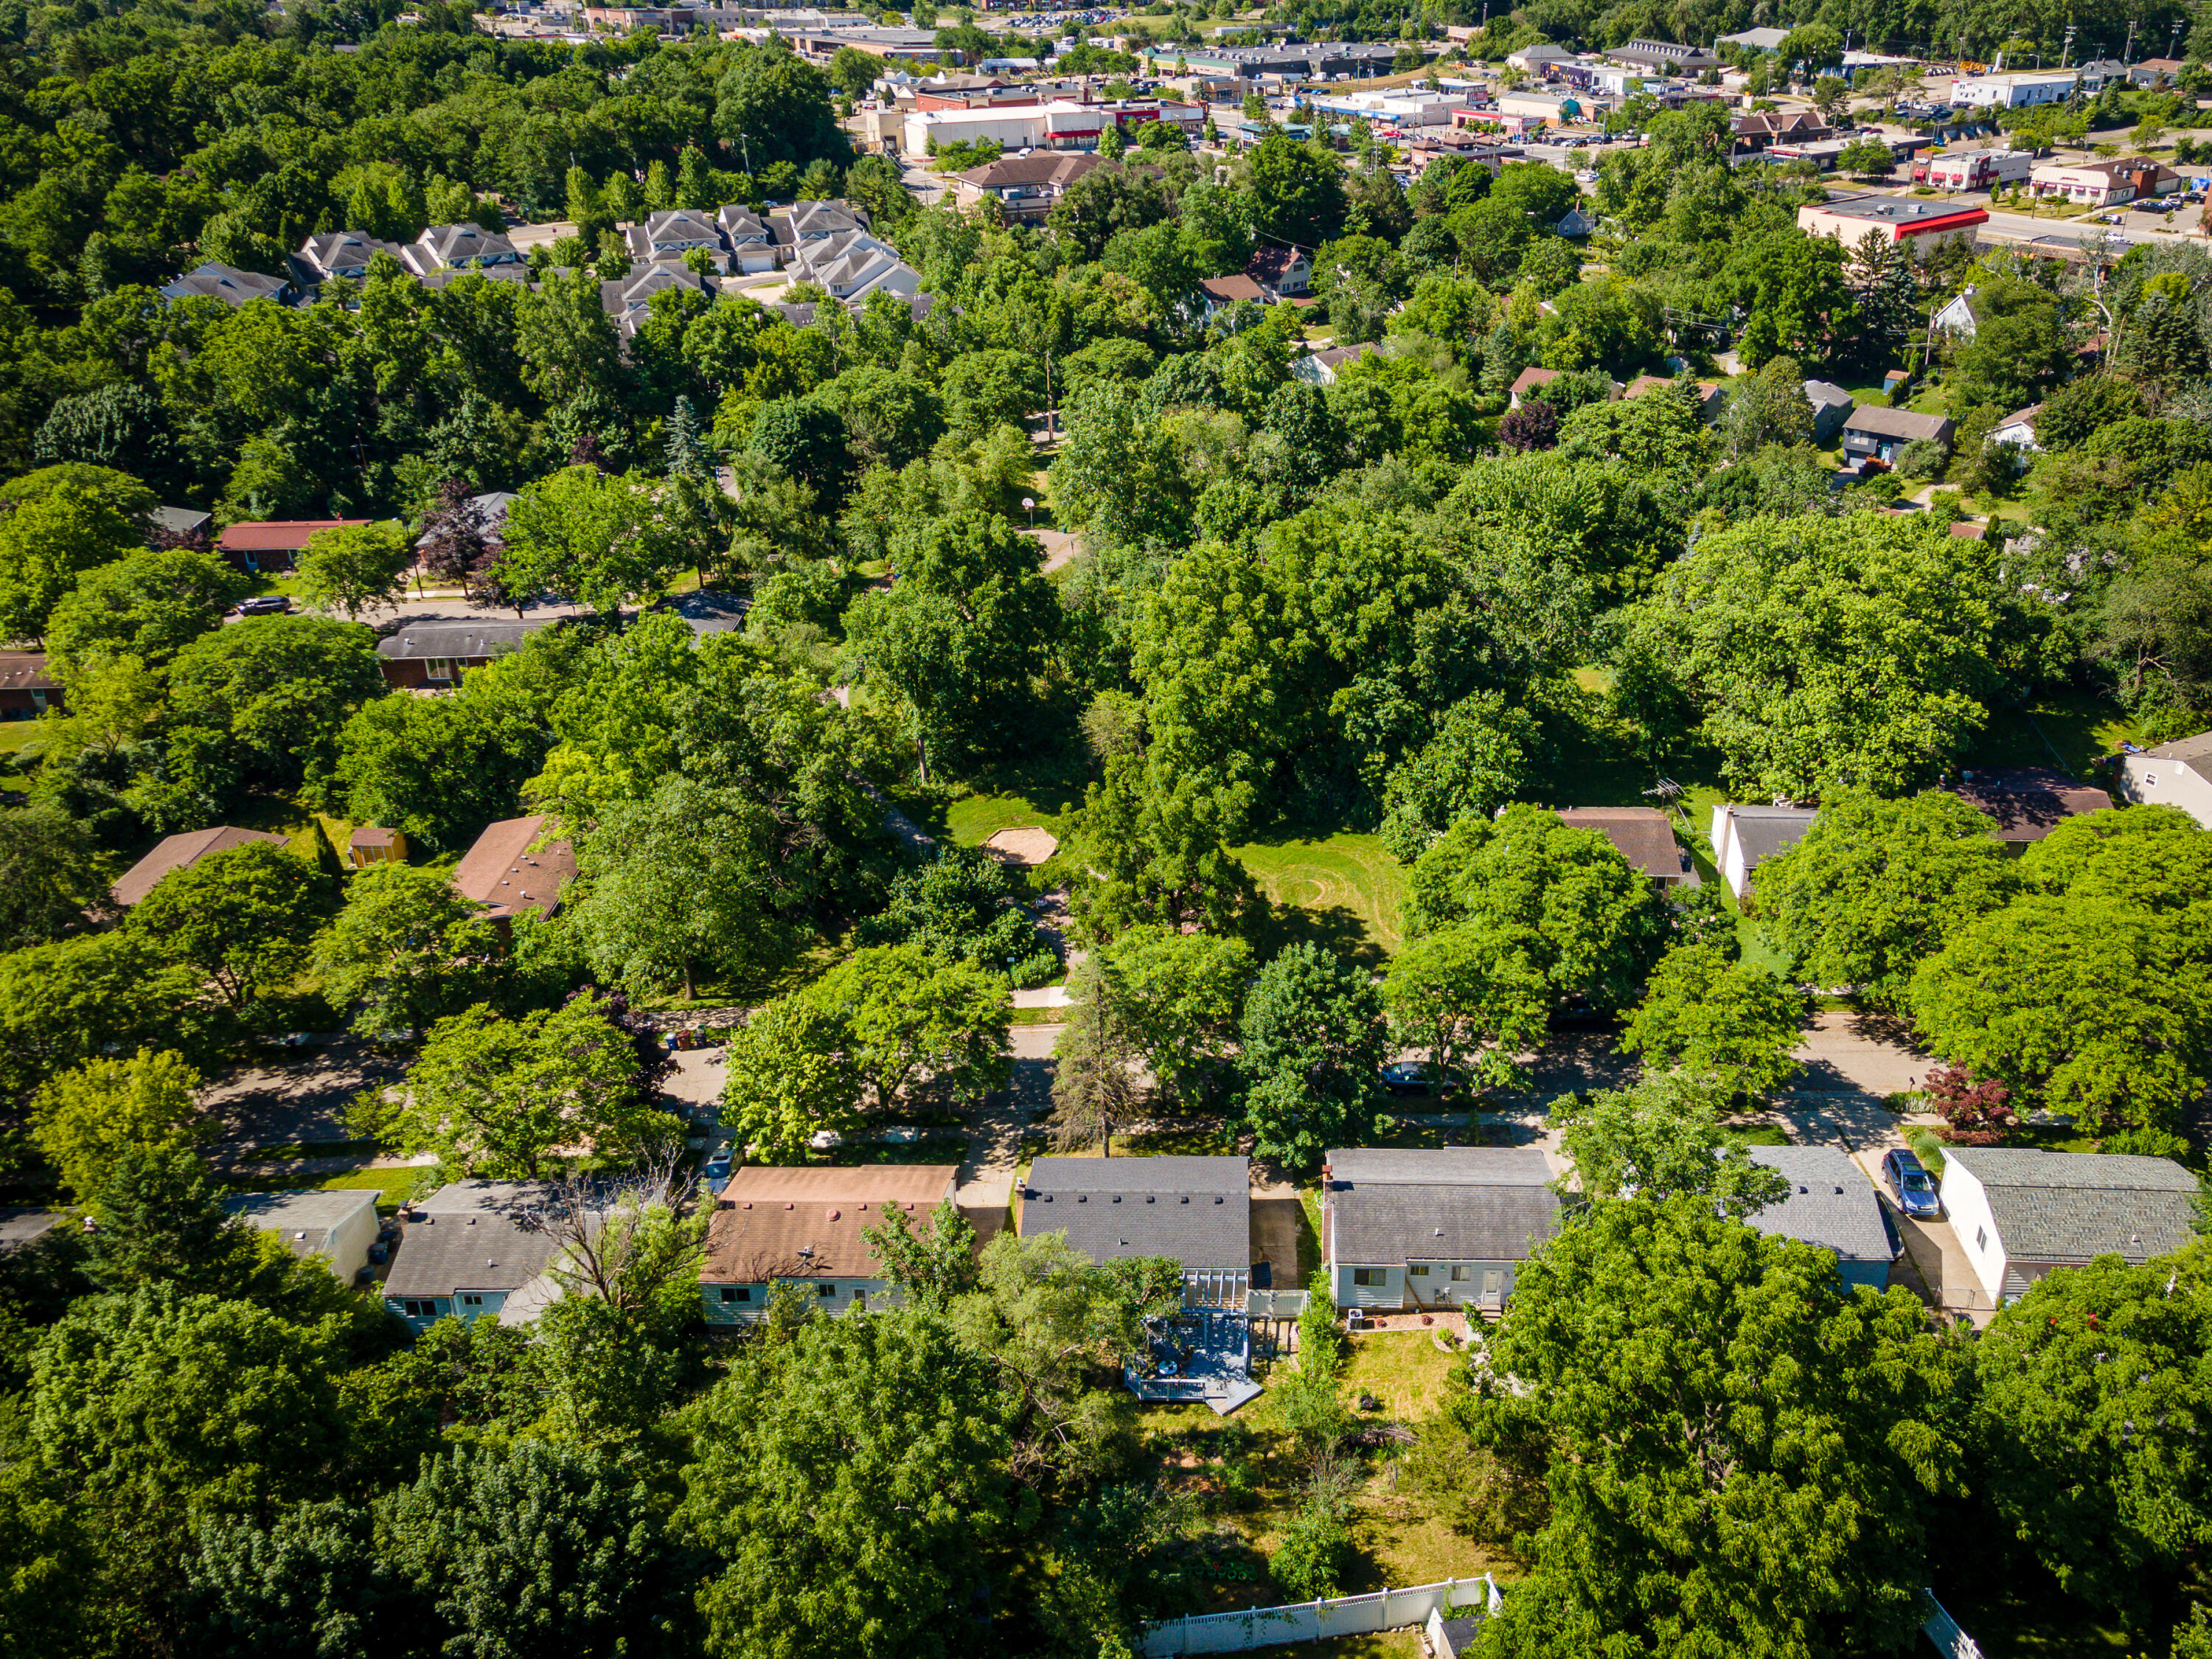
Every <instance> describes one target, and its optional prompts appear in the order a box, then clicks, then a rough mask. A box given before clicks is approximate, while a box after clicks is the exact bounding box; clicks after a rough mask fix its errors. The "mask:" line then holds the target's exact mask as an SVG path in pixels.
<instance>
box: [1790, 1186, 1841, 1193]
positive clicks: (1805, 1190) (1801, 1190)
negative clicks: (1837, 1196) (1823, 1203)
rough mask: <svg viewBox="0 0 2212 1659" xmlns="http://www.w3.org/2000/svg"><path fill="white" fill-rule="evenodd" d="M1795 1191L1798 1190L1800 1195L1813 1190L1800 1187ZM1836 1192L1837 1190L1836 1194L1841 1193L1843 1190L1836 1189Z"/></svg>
mask: <svg viewBox="0 0 2212 1659" xmlns="http://www.w3.org/2000/svg"><path fill="white" fill-rule="evenodd" d="M1797 1190H1798V1191H1799V1192H1801V1193H1809V1192H1811V1191H1812V1190H1813V1189H1812V1188H1810V1187H1800V1188H1798V1189H1797ZM1836 1190H1837V1191H1838V1192H1841V1191H1842V1190H1843V1188H1840V1187H1838V1188H1837V1189H1836Z"/></svg>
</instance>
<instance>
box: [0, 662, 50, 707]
mask: <svg viewBox="0 0 2212 1659" xmlns="http://www.w3.org/2000/svg"><path fill="white" fill-rule="evenodd" d="M61 707H62V683H61V682H60V681H59V680H58V679H56V678H54V677H53V671H52V670H51V669H49V668H48V667H47V666H46V653H45V652H43V651H0V720H36V719H38V717H39V716H40V715H41V714H45V713H46V710H48V709H49V708H55V709H58V708H61Z"/></svg>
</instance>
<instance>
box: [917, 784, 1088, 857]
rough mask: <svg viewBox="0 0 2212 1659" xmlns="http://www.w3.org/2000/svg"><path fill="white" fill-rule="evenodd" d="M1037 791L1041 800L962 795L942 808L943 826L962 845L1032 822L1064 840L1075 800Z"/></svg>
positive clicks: (976, 844) (976, 843) (1019, 796)
mask: <svg viewBox="0 0 2212 1659" xmlns="http://www.w3.org/2000/svg"><path fill="white" fill-rule="evenodd" d="M1037 793H1038V794H1039V795H1041V796H1042V797H1043V799H1041V800H1040V799H1031V798H1030V796H1028V795H1026V794H1017V793H1005V794H985V795H963V797H961V799H958V800H956V801H954V802H953V803H952V805H951V806H949V807H947V808H946V809H945V828H946V829H948V830H949V831H950V832H951V836H952V839H953V840H955V841H957V842H959V843H960V844H961V845H962V846H963V847H980V846H981V845H982V844H983V843H984V842H987V841H988V840H989V839H990V838H991V837H992V836H995V835H997V834H998V833H999V831H1000V830H1001V829H1026V828H1029V827H1030V826H1032V825H1034V826H1036V828H1039V829H1046V830H1048V831H1050V832H1051V834H1052V835H1053V836H1054V837H1055V838H1057V839H1060V840H1065V839H1066V836H1067V829H1068V825H1067V818H1068V817H1069V815H1070V813H1071V812H1072V811H1073V808H1074V807H1075V806H1076V805H1078V802H1077V801H1076V800H1074V799H1067V798H1066V797H1064V796H1060V795H1056V794H1050V793H1046V792H1044V791H1042V790H1040V791H1038V792H1037Z"/></svg>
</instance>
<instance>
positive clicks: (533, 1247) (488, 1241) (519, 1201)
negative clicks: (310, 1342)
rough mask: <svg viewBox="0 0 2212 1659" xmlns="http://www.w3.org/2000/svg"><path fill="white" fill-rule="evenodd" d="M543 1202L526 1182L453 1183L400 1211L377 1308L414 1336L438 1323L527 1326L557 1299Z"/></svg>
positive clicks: (544, 1196) (542, 1191)
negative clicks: (394, 1247) (380, 1304)
mask: <svg viewBox="0 0 2212 1659" xmlns="http://www.w3.org/2000/svg"><path fill="white" fill-rule="evenodd" d="M548 1198H549V1194H548V1193H547V1190H546V1188H544V1186H542V1185H540V1184H538V1183H536V1182H524V1181H457V1182H453V1183H452V1184H451V1185H450V1186H445V1187H441V1188H439V1189H438V1190H437V1191H436V1192H435V1193H433V1194H430V1196H429V1197H428V1198H425V1199H422V1200H417V1201H416V1203H414V1204H412V1205H410V1206H407V1207H406V1208H404V1209H403V1210H401V1211H400V1212H399V1223H400V1232H399V1244H398V1249H397V1250H396V1251H395V1252H394V1254H393V1255H392V1270H391V1272H390V1273H387V1274H386V1276H385V1280H384V1305H385V1306H386V1308H387V1309H389V1310H391V1312H392V1315H393V1316H395V1317H397V1318H398V1319H400V1320H402V1321H404V1322H405V1323H406V1325H407V1328H409V1329H410V1330H411V1331H414V1332H416V1333H417V1334H420V1333H422V1332H423V1331H427V1330H428V1329H429V1328H430V1327H431V1326H433V1325H435V1324H436V1323H437V1322H438V1321H440V1320H441V1319H446V1318H453V1319H459V1320H460V1321H462V1322H464V1323H467V1324H474V1323H475V1322H477V1320H479V1319H495V1320H497V1321H499V1322H500V1323H501V1324H503V1325H525V1324H528V1323H530V1322H532V1320H534V1319H536V1318H537V1316H538V1314H540V1313H541V1312H543V1311H544V1309H545V1307H546V1306H547V1305H548V1304H550V1303H551V1302H553V1301H555V1300H556V1299H557V1298H558V1297H559V1296H560V1293H561V1292H560V1287H559V1285H557V1284H556V1283H555V1282H554V1280H553V1279H552V1276H551V1274H550V1273H548V1272H547V1271H546V1268H547V1266H548V1264H549V1263H550V1261H552V1259H553V1250H554V1237H553V1233H552V1231H551V1229H550V1227H549V1226H548V1225H547V1221H546V1208H547V1201H548Z"/></svg>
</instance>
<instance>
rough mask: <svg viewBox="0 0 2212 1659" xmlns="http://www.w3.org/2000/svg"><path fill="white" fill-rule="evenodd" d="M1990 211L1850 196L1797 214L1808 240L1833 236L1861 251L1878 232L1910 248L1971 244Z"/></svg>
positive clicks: (1812, 204)
mask: <svg viewBox="0 0 2212 1659" xmlns="http://www.w3.org/2000/svg"><path fill="white" fill-rule="evenodd" d="M1989 222H1990V216H1989V213H1988V211H1987V210H1985V209H1983V208H1978V207H1954V206H1949V205H1947V204H1943V203H1941V202H1923V201H1914V200H1912V199H1911V198H1910V197H1902V196H1871V195H1869V196H1844V197H1837V198H1835V199H1832V200H1830V201H1826V202H1808V203H1807V204H1805V205H1804V206H1802V207H1801V208H1799V209H1798V210H1797V228H1798V229H1800V230H1802V231H1803V232H1804V233H1805V234H1807V235H1808V236H1833V237H1835V238H1837V239H1838V240H1839V241H1841V242H1842V243H1843V244H1844V246H1847V247H1856V246H1858V245H1859V243H1860V242H1861V241H1863V240H1865V238H1866V237H1867V236H1868V235H1869V234H1874V235H1876V236H1879V237H1881V238H1882V239H1883V240H1887V241H1889V242H1892V243H1901V244H1903V245H1905V246H1909V247H1915V248H1927V247H1933V246H1936V244H1937V243H1939V242H1946V241H1949V240H1953V239H1954V238H1955V237H1961V236H1963V237H1966V238H1967V239H1968V240H1972V237H1973V235H1974V234H1975V232H1976V231H1978V229H1979V228H1981V227H1982V226H1984V225H1985V224H1987V223H1989Z"/></svg>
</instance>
